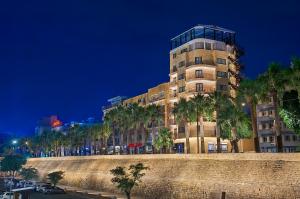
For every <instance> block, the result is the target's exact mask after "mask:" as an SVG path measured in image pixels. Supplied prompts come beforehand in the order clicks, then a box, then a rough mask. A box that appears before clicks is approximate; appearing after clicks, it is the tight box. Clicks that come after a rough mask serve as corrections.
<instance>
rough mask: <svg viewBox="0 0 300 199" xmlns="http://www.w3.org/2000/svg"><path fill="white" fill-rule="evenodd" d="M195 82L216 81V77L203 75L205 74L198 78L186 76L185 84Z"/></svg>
mask: <svg viewBox="0 0 300 199" xmlns="http://www.w3.org/2000/svg"><path fill="white" fill-rule="evenodd" d="M196 80H209V81H216V76H215V75H213V74H205V73H204V74H202V75H198V76H196V75H195V74H193V75H188V76H186V81H187V82H190V81H196Z"/></svg>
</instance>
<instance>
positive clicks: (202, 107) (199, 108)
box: [190, 93, 214, 153]
mask: <svg viewBox="0 0 300 199" xmlns="http://www.w3.org/2000/svg"><path fill="white" fill-rule="evenodd" d="M190 102H191V103H192V108H193V109H192V113H193V114H194V116H193V117H192V118H193V120H194V121H195V120H196V122H197V153H200V152H199V148H200V146H199V133H200V137H201V153H205V145H204V118H206V119H208V118H209V117H208V116H210V118H211V115H212V113H213V111H214V104H213V103H212V99H211V97H210V95H207V96H204V95H202V94H200V93H199V94H197V95H195V96H194V97H193V98H191V101H190Z"/></svg>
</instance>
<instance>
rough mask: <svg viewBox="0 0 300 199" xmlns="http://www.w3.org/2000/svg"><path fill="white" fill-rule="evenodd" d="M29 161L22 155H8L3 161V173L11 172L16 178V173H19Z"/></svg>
mask: <svg viewBox="0 0 300 199" xmlns="http://www.w3.org/2000/svg"><path fill="white" fill-rule="evenodd" d="M26 162H27V160H26V158H24V157H23V156H21V155H7V156H5V157H4V159H3V160H2V161H1V171H4V172H9V173H10V175H11V176H12V177H13V178H14V177H15V175H16V172H17V171H19V170H20V169H21V168H22V166H23V165H24V164H26Z"/></svg>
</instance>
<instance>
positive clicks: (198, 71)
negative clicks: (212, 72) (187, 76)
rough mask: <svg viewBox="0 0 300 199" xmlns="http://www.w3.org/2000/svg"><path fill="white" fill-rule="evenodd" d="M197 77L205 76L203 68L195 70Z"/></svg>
mask: <svg viewBox="0 0 300 199" xmlns="http://www.w3.org/2000/svg"><path fill="white" fill-rule="evenodd" d="M195 77H196V78H201V77H203V71H202V70H195Z"/></svg>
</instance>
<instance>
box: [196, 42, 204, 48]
mask: <svg viewBox="0 0 300 199" xmlns="http://www.w3.org/2000/svg"><path fill="white" fill-rule="evenodd" d="M195 49H204V43H203V42H196V43H195Z"/></svg>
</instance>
